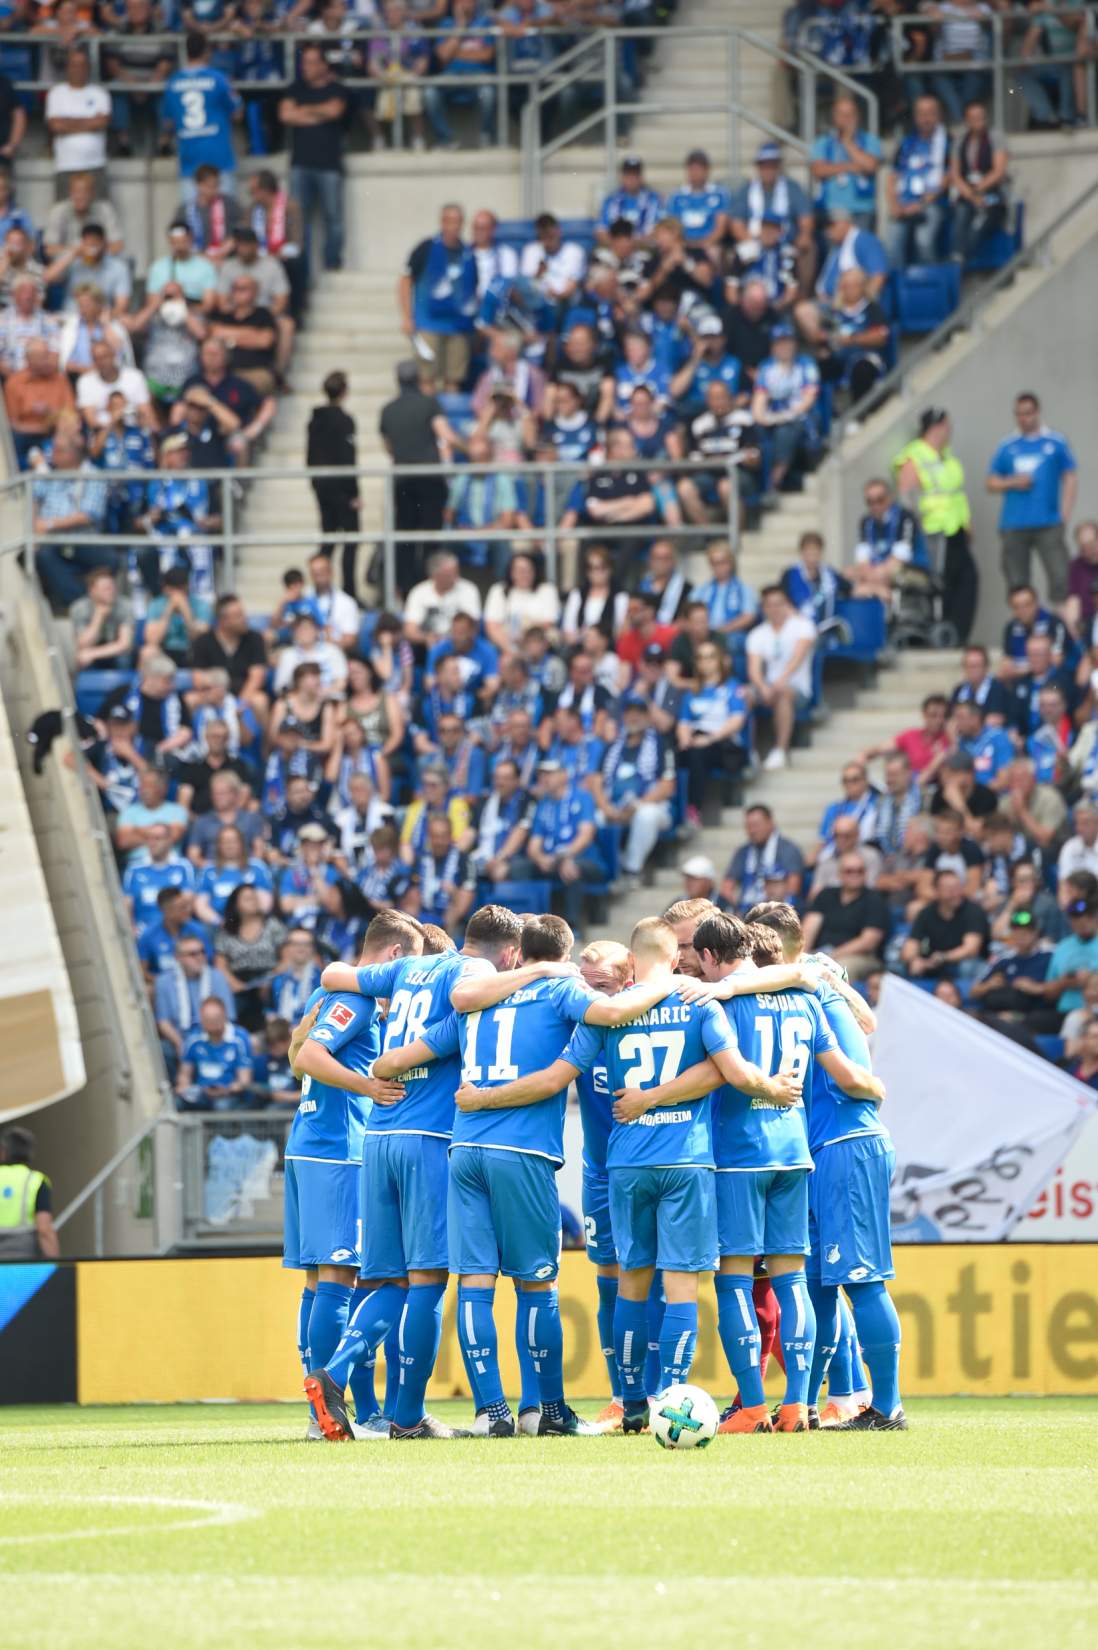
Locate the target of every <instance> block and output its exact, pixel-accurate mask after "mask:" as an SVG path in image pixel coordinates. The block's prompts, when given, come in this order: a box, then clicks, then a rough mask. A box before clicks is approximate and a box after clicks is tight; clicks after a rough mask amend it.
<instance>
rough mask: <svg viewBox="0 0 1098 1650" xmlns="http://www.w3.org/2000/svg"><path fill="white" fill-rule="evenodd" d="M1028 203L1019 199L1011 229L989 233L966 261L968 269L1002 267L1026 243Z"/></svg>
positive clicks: (1015, 255)
mask: <svg viewBox="0 0 1098 1650" xmlns="http://www.w3.org/2000/svg"><path fill="white" fill-rule="evenodd" d="M1025 230H1026V203H1025V201H1017V202H1016V203H1015V207H1014V221H1013V223H1012V224H1011V226H1010V228H1009V229H1000V230H998V231H997V232H996V233H995V234H994V235H989V236H988V238H987V240H986V241H984V243H983V245H982V246H980V247H978V248H977V250H976V252H975V253H974V254H973V256H972V257H971V258H969V259H968V260H967V262H966V263H965V268H966V270H972V271H977V270H995V269H1002V267H1003V265H1004V264H1008V263H1009V262H1010V260H1011V258H1015V257H1017V255H1018V253H1019V252H1020V251H1021V250H1022V248H1023V246H1024V245H1025V244H1026V234H1025Z"/></svg>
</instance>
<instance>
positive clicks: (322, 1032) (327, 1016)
mask: <svg viewBox="0 0 1098 1650" xmlns="http://www.w3.org/2000/svg"><path fill="white" fill-rule="evenodd" d="M373 1019H374V1005H373V1002H372V1001H371V1000H370V999H369V998H367V997H358V996H351V995H348V994H347V993H346V992H337V993H336V994H335V995H333V996H332V997H330V998H329V999H328V1004H327V1007H326V1008H324V1009H323V1011H322V1012H321V1013H320V1014H318V1015H317V1020H316V1024H315V1025H314V1026H313V1029H312V1030H311V1031H310V1033H309V1036H308V1041H309V1042H311V1043H320V1044H321V1046H322V1047H323V1048H326V1049H327V1050H328V1051H329V1053H331V1054H334V1053H335V1052H336V1050H337V1049H340V1048H342V1047H343V1045H344V1043H349V1042H351V1041H352V1040H353V1039H354V1038H355V1037H358V1036H360V1035H361V1033H362V1032H364V1031H365V1030H366V1029H367V1027H368V1026H369V1025H371V1024H372V1023H373Z"/></svg>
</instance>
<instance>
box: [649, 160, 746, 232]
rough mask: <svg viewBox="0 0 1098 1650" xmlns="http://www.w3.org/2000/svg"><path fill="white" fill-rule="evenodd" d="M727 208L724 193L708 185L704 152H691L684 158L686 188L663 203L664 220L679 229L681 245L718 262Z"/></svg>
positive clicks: (730, 202) (707, 162)
mask: <svg viewBox="0 0 1098 1650" xmlns="http://www.w3.org/2000/svg"><path fill="white" fill-rule="evenodd" d="M731 206H732V201H731V197H730V196H729V193H728V190H727V189H723V188H722V187H721V186H720V184H715V183H710V181H709V156H708V155H707V154H706V152H705V150H704V149H691V151H690V153H689V154H688V155H687V157H686V188H685V189H676V190H675V191H674V192H673V193H672V194H670V195H668V197H667V199H666V201H665V202H664V210H665V212H666V213H667V216H668V217H669V218H676V219H677V220H678V222H679V223H680V224H681V225H682V234H683V241H684V243H685V245H686V246H687V247H689V248H690V249H691V250H693V251H702V252H707V253H709V254H710V255H711V256H713V257H714V258H715V259H716V258H719V256H720V247H721V242H722V241H723V240H724V239H725V237H726V235H727V234H728V215H729V212H730V210H731Z"/></svg>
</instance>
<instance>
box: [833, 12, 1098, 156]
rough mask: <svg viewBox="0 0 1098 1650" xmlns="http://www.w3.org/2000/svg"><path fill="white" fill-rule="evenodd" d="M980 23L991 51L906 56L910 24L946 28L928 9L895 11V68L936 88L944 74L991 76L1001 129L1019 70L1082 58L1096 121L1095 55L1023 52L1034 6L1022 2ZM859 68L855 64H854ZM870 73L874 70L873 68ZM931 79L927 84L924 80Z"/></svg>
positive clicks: (1073, 63)
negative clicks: (957, 55) (1026, 6)
mask: <svg viewBox="0 0 1098 1650" xmlns="http://www.w3.org/2000/svg"><path fill="white" fill-rule="evenodd" d="M979 22H980V26H981V28H983V29H984V30H985V31H986V35H985V38H986V39H987V46H988V51H987V55H986V57H972V58H955V59H950V60H941V59H936V58H929V59H927V60H926V61H925V62H923V61H921V60H907V59H905V57H904V51H905V45H906V42H905V36H904V29H905V27H907V28H911V27H913V26H914V27H918V28H920V29H924V30H926V29H929V30H931V31H932V32H935V33H936V32H937V31H938V30H940V29H941V26H942V25H941V22H940V21H937V20H935V19H933V18H931V17H928V16H927V15H926V14H925V13H919V12H905V13H902V14H900V15H898V16H894V17H892V18H891V20H890V39H891V45H892V57H893V67H894V69H895V72H896V73H897V74H898V75H899V76H900V77H901V78H902V79H904V80H907V81H908V82H909V83H912V84H913V87H914V88H915V89H917V90H918V91H924V90H926V91H930V90H932V89H933V88H932V87H931V85H930V81H931V80H934V79H937V78H938V77H940V76H949V77H952V76H954V75H968V74H981V75H987V76H989V77H990V80H991V115H992V120H993V123H994V125H995V126H996V127H997V128H998V129H999V131H1004V130H1005V129H1006V127H1007V124H1008V122H1007V111H1008V108H1009V105H1010V102H1011V92H1012V91H1014V90H1015V89H1017V81H1018V77H1019V76H1020V75H1023V74H1026V73H1033V72H1036V71H1040V70H1042V69H1059V68H1065V69H1066V68H1075V67H1077V66H1079V65H1080V64H1082V65H1083V66H1084V67H1085V68H1086V70H1087V74H1086V88H1087V108H1086V122H1087V125H1088V126H1093V125H1094V124H1095V122H1096V119H1098V71H1096V69H1095V66H1094V64H1095V59H1094V57H1093V56H1092V57H1090V58H1083V57H1080V56H1079V55H1078V53H1076V52H1066V53H1049V54H1047V55H1046V54H1035V55H1034V56H1032V57H1023V56H1022V52H1021V39H1022V36H1023V35H1024V33H1025V31H1026V29H1027V28H1028V27H1029V26H1030V24H1031V23H1032V22H1033V14H1032V12H1028V11H1026V10H1025V9H1024V8H1023V7H1018V8H1017V9H1016V10H1014V11H1009V12H993V13H991V14H990V15H989V16H987V17H981V18H980V19H979ZM848 72H849V73H851V74H856V73H857V71H856V70H853V69H851V70H849V71H848ZM866 72H867V73H869V72H873V71H870V70H867V71H866ZM924 79H925V80H926V81H927V85H926V86H925V87H924V86H922V85H920V84H919V82H920V81H922V80H924Z"/></svg>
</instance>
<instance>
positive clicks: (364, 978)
mask: <svg viewBox="0 0 1098 1650" xmlns="http://www.w3.org/2000/svg"><path fill="white" fill-rule="evenodd" d="M404 962H405V958H403V957H394V958H393V960H392V961H391V962H387V963H367V964H366V966H365V968H359V969H356V970H355V977H356V979H357V981H358V989H359V990H360V991H361V993H362V995H363V996H364V997H391V996H392V995H393V992H394V990H395V989H396V983H397V980H398V978H399V976H400V970H401V968H402V967H403V966H404Z"/></svg>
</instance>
